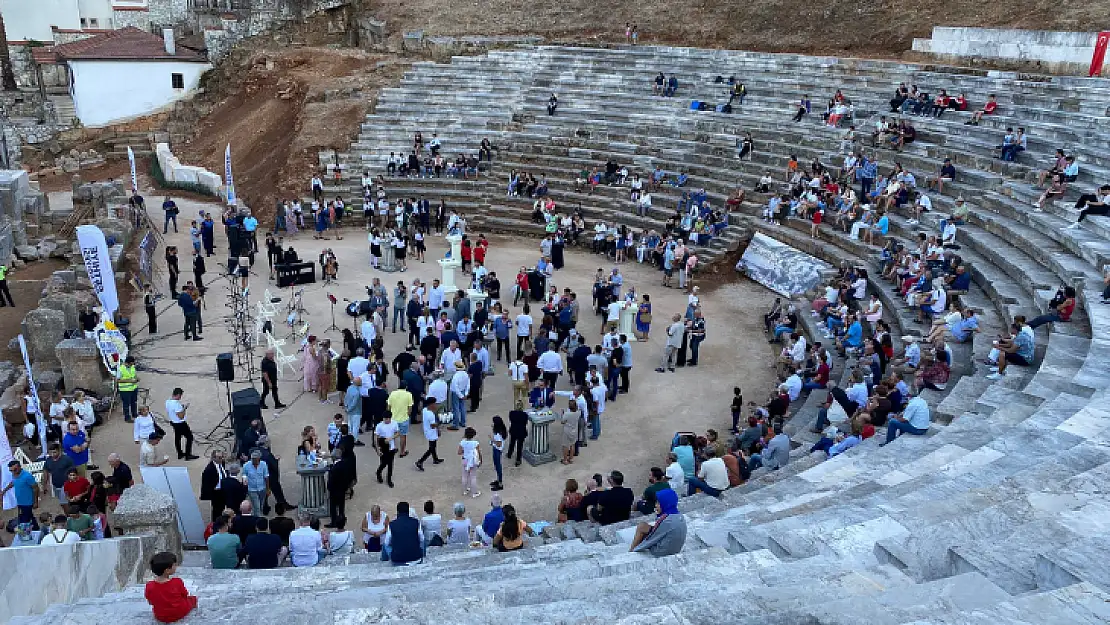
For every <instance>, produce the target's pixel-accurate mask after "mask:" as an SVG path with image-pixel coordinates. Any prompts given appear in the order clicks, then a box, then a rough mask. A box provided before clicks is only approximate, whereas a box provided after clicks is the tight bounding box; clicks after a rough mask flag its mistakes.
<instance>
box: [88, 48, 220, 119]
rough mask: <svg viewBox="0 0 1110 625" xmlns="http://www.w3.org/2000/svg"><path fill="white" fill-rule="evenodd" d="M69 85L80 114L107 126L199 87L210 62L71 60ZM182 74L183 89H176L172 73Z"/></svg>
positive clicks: (143, 113)
mask: <svg viewBox="0 0 1110 625" xmlns="http://www.w3.org/2000/svg"><path fill="white" fill-rule="evenodd" d="M69 67H70V71H71V72H72V75H73V82H72V85H71V87H70V89H71V91H72V93H73V103H74V106H75V107H76V109H77V118H78V119H80V120H81V123H82V124H84V125H86V126H94V127H95V126H104V125H107V124H110V123H112V122H117V121H122V120H125V119H130V118H133V117H137V116H140V115H145V114H148V113H150V112H152V111H155V110H157V109H159V108H161V107H163V106H165V105H167V104H169V103H170V102H173V101H174V100H178V99H181V98H184V97H186V96H187V95H189V94H190V93H191V92H192V91H193V90H194V89H196V86H197V82H198V81H199V80H200V75H201V74H203V73H204V72H205V70H208V69H210V68H211V67H212V66H211V65H209V64H208V63H186V62H181V61H70V62H69ZM174 73H177V74H182V75H183V77H184V79H185V88H184V89H174V88H173V87H172V86H171V85H172V83H171V78H170V75H171V74H174Z"/></svg>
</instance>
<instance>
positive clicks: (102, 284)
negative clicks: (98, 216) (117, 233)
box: [77, 226, 119, 319]
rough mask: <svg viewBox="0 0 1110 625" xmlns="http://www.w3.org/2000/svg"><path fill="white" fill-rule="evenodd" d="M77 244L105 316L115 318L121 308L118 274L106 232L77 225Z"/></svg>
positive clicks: (94, 227)
mask: <svg viewBox="0 0 1110 625" xmlns="http://www.w3.org/2000/svg"><path fill="white" fill-rule="evenodd" d="M77 244H78V245H79V246H80V247H81V258H83V259H85V269H86V270H87V271H88V272H89V280H90V281H91V282H92V285H93V290H94V291H96V297H97V298H98V299H100V305H101V306H103V307H104V317H106V318H108V319H114V318H115V313H116V310H117V309H119V296H118V295H117V294H116V275H115V273H113V272H112V260H111V259H110V258H109V257H108V243H107V242H106V241H105V240H104V233H103V232H101V231H100V228H97V227H96V226H77Z"/></svg>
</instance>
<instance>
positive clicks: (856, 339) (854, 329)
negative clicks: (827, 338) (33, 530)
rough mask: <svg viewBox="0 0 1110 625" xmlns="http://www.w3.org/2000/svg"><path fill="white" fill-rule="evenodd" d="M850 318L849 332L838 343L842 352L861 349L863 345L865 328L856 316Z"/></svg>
mask: <svg viewBox="0 0 1110 625" xmlns="http://www.w3.org/2000/svg"><path fill="white" fill-rule="evenodd" d="M849 318H850V319H851V322H850V323H849V324H848V331H847V332H845V333H844V338H842V339H840V340H838V341H837V347H839V348H840V350H841V351H843V350H846V349H859V347H860V346H861V345H863V326H862V325H861V324H860V322H859V319H857V318H856V316H855V315H850V316H849Z"/></svg>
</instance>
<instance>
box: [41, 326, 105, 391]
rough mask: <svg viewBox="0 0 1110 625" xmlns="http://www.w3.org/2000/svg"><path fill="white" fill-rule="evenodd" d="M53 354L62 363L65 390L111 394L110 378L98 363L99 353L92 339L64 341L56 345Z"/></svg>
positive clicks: (99, 362)
mask: <svg viewBox="0 0 1110 625" xmlns="http://www.w3.org/2000/svg"><path fill="white" fill-rule="evenodd" d="M54 353H55V354H56V355H57V357H58V360H59V361H60V362H61V363H62V378H63V379H64V380H65V385H66V388H68V389H75V388H84V389H89V390H92V391H96V392H97V393H99V394H101V395H106V394H110V393H111V392H112V384H111V378H109V377H108V372H107V371H106V370H105V368H104V364H103V363H102V362H101V361H100V352H99V351H97V349H96V341H94V340H93V339H85V338H80V339H66V340H64V341H61V342H59V343H58V345H57V346H56V347H55V348H54Z"/></svg>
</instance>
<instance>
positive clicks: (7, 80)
mask: <svg viewBox="0 0 1110 625" xmlns="http://www.w3.org/2000/svg"><path fill="white" fill-rule="evenodd" d="M0 81H2V86H3V88H4V91H15V90H17V89H18V88H19V87H17V86H16V84H15V69H14V68H13V67H12V53H11V50H9V49H8V27H7V26H6V25H5V24H4V16H3V15H2V14H0Z"/></svg>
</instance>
